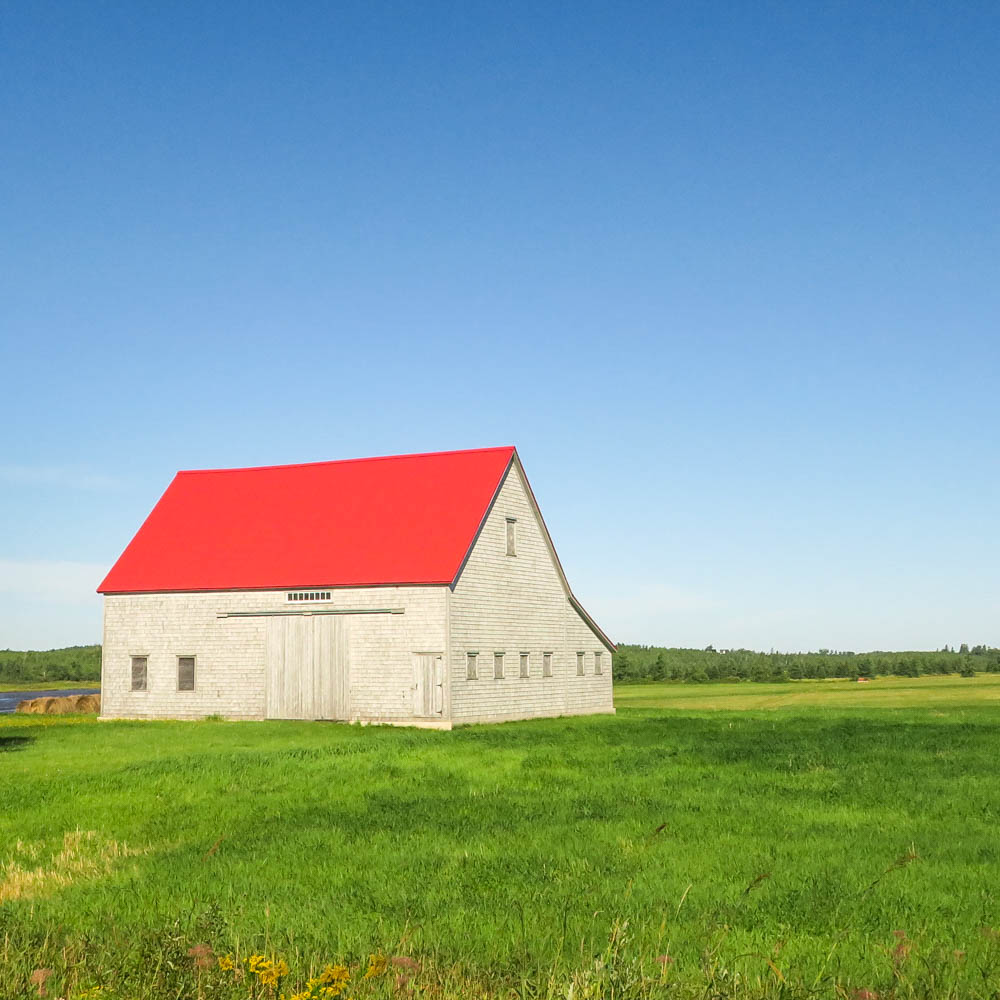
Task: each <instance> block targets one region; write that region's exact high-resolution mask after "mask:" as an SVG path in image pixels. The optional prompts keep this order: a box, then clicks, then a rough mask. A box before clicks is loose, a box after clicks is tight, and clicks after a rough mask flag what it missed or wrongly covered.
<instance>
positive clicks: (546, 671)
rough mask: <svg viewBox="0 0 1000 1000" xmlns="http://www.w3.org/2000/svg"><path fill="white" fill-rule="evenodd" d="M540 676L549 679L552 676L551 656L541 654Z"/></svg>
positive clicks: (549, 654)
mask: <svg viewBox="0 0 1000 1000" xmlns="http://www.w3.org/2000/svg"><path fill="white" fill-rule="evenodd" d="M542 676H543V677H551V676H552V654H551V653H542Z"/></svg>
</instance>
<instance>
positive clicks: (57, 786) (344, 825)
mask: <svg viewBox="0 0 1000 1000" xmlns="http://www.w3.org/2000/svg"><path fill="white" fill-rule="evenodd" d="M998 681H1000V678H995V677H984V676H978V677H976V678H958V677H942V678H920V679H909V678H898V679H885V680H879V681H873V682H871V683H870V684H866V685H858V684H853V685H852V684H849V683H848V682H839V681H825V682H808V681H803V682H798V683H794V684H780V685H773V690H771V688H772V686H771V685H766V684H756V685H748V684H734V685H721V684H720V685H711V686H710V687H706V686H704V685H664V684H656V685H631V686H626V687H622V688H619V690H618V692H617V696H618V699H619V705H620V709H619V713H618V715H617V716H616V717H592V718H577V719H557V720H540V721H533V722H526V723H515V724H507V725H503V726H493V727H470V728H466V729H460V730H455V731H453V732H451V733H438V732H424V731H417V730H406V729H390V728H374V727H372V728H361V727H356V726H342V725H335V724H323V723H225V722H218V721H205V722H200V723H169V722H155V723H127V722H106V723H99V722H96V721H95V720H92V719H86V718H66V719H60V718H53V717H37V716H35V717H16V716H9V717H6V718H4V719H3V720H2V721H0V997H3V998H15V997H17V998H28V997H37V996H49V997H53V998H55V997H66V998H77V997H82V996H87V997H108V998H112V1000H139V998H154V997H155V998H161V997H175V998H181V997H192V998H194V997H199V998H205V1000H212V998H215V997H218V998H226V1000H228V998H231V997H232V998H235V997H249V996H254V997H257V998H270V997H277V996H279V995H284V996H286V997H290V996H296V995H303V991H307V990H308V995H310V996H315V997H319V996H321V995H324V994H321V990H322V989H324V988H325V989H327V990H328V991H329V992H327V993H326V994H325V996H327V997H333V996H336V995H341V994H343V995H351V996H355V997H364V996H386V997H388V996H415V995H417V994H421V995H427V996H437V997H442V998H445V997H468V996H477V997H484V998H485V997H567V998H570V997H572V998H574V1000H576V998H585V997H609V998H610V997H620V998H628V997H637V998H638V997H649V998H654V997H661V996H662V997H688V996H690V997H709V996H711V997H724V996H733V997H737V996H738V997H747V998H750V997H772V996H773V997H798V996H802V997H806V996H809V997H818V996H824V997H825V996H829V997H849V998H854V1000H874V998H875V997H879V998H886V997H911V996H912V997H939V996H940V997H946V996H947V997H956V998H957V997H984V998H985V997H996V996H998V995H1000V837H998V835H997V824H998V820H1000V785H998V782H997V780H996V762H997V760H998V758H1000V726H998V723H1000V709H998V705H997V698H998V695H1000V684H998V683H997V682H998ZM746 698H751V699H758V700H755V701H752V702H750V703H747V702H745V701H744V700H741V699H746ZM796 698H798V700H795V699H796ZM251 956H258V957H257V958H256V959H255V960H254V961H255V965H254V968H253V969H252V968H251V966H250V964H249V963H248V959H249V958H251ZM220 957H221V958H222V963H221V966H220V962H219V959H220ZM230 963H231V964H232V966H233V968H228V965H229V964H230ZM268 963H271V964H268ZM223 966H227V967H225V968H224V967H223ZM286 966H287V972H285V971H284V970H285V968H286ZM328 966H329V968H327V967H328ZM324 968H327V978H326V983H325V984H324V983H321V982H320V981H319V979H320V977H321V976H322V973H323V970H324ZM254 970H256V971H254ZM262 970H263V971H262ZM344 976H350V979H349V980H345V979H344V978H343V977H344ZM366 976H367V978H366ZM309 977H312V978H313V984H312V986H310V987H307V980H308V979H309ZM337 977H340V978H337Z"/></svg>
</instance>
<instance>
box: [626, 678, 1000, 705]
mask: <svg viewBox="0 0 1000 1000" xmlns="http://www.w3.org/2000/svg"><path fill="white" fill-rule="evenodd" d="M615 704H616V705H617V706H619V707H620V708H677V709H685V710H697V711H702V710H723V711H734V712H741V711H747V710H750V709H765V710H772V709H797V708H802V709H806V708H830V709H859V710H861V711H866V710H868V709H880V708H924V709H934V708H959V707H961V706H963V705H967V706H970V707H982V706H985V705H990V704H996V705H998V706H1000V675H998V674H977V675H976V676H975V677H959V676H957V675H948V676H945V677H877V678H875V679H874V680H871V681H868V682H867V683H861V684H859V683H857V682H856V681H846V680H828V681H789V682H788V683H784V684H757V683H754V682H752V681H743V682H741V683H739V684H675V683H664V682H661V683H655V684H619V685H618V686H617V687H616V688H615Z"/></svg>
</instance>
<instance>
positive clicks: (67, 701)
mask: <svg viewBox="0 0 1000 1000" xmlns="http://www.w3.org/2000/svg"><path fill="white" fill-rule="evenodd" d="M100 710H101V696H100V695H99V694H71V695H64V696H63V697H61V698H28V699H27V700H25V701H22V702H21V703H20V704H19V705H18V706H17V709H16V711H18V712H23V713H25V714H27V715H88V714H91V713H96V712H100Z"/></svg>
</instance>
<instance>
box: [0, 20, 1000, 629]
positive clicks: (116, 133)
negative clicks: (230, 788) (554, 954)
mask: <svg viewBox="0 0 1000 1000" xmlns="http://www.w3.org/2000/svg"><path fill="white" fill-rule="evenodd" d="M154 7H158V9H154ZM0 142H2V152H0V390H2V397H0V399H2V414H3V416H2V422H0V647H4V646H10V647H13V648H23V647H26V646H27V647H34V648H39V647H49V646H56V645H62V644H64V643H85V642H92V641H97V640H99V637H100V603H99V599H98V598H96V597H95V596H94V595H93V590H94V588H95V587H96V585H97V584H98V582H99V581H100V579H101V578H102V576H103V575H104V573H105V571H106V570H107V568H108V567H109V566H110V564H111V563H112V562H113V561H114V559H115V558H116V557H117V555H118V554H119V552H120V551H121V549H122V548H123V547H124V545H125V544H126V543H127V542H128V540H129V539H130V538H131V536H132V534H133V533H134V532H135V530H136V528H137V527H138V525H139V524H140V523H141V521H142V519H143V517H144V516H145V515H146V513H148V511H149V509H150V508H151V507H152V505H153V503H154V502H155V501H156V499H157V498H158V497H159V495H160V493H161V492H162V491H163V489H164V488H165V487H166V485H167V483H168V482H169V480H170V479H171V477H172V475H173V473H174V472H175V471H176V470H177V469H181V468H204V467H225V466H244V465H258V464H281V463H285V462H300V461H318V460H324V459H335V458H350V457H356V456H361V455H377V454H395V453H402V452H410V451H435V450H446V449H455V448H464V447H480V446H489V445H498V444H508V443H510V444H516V445H517V446H518V449H519V450H520V453H521V456H522V459H523V461H524V463H525V467H526V470H527V472H528V475H529V477H530V478H531V480H532V485H533V486H534V488H535V492H536V494H537V496H538V499H539V502H540V504H541V507H542V510H543V512H544V513H545V516H546V519H547V521H548V523H549V527H550V529H551V530H552V533H553V536H554V539H555V542H556V546H557V547H558V549H559V552H560V555H561V556H562V559H563V562H564V564H565V567H566V570H567V573H568V575H569V578H570V581H571V583H572V585H573V587H574V589H575V591H576V592H577V594H578V596H579V597H580V599H581V600H582V601H583V603H584V604H585V605H586V606H587V607H588V609H589V610H591V611H592V612H593V614H594V616H595V617H596V618H597V620H598V621H599V622H600V623H601V624H602V625H603V626H604V627H605V628H606V629H607V631H608V632H609V633H610V634H611V635H612V637H613V638H615V639H617V640H620V641H633V642H647V643H663V644H668V645H693V646H705V645H707V644H709V643H713V644H715V645H716V646H718V647H728V646H734V645H736V646H748V647H752V648H760V649H769V648H779V649H807V648H819V647H830V648H839V649H869V648H903V647H909V648H937V647H940V646H941V645H943V644H945V643H952V644H957V643H959V642H962V641H968V642H986V643H991V644H994V645H1000V579H998V578H1000V540H998V529H997V525H998V500H1000V471H998V467H997V443H998V442H997V430H998V411H1000V398H998V396H1000V394H998V365H1000V342H998V332H1000V324H998V320H1000V214H998V208H1000V198H998V192H1000V7H998V5H997V4H996V3H985V4H982V5H978V6H977V5H976V4H973V3H963V4H939V3H936V2H935V3H907V4H891V3H884V4H871V3H867V2H866V3H847V2H845V3H837V4H825V3H824V4H820V3H802V2H789V3H781V4H778V3H689V4H667V3H663V4H648V5H645V4H629V3H614V4H612V3H606V4H593V3H586V2H579V0H575V2H573V3H552V4H539V3H502V4H501V3H497V4H490V5H486V4H478V3H468V2H465V0H462V2H455V3H450V4H434V3H421V4H405V5H404V4H384V3H377V2H372V0H363V2H358V3H339V4H331V3H317V4H308V3H298V4H285V3H282V4H279V3H273V4H260V3H252V2H246V0H243V2H240V3H232V4H225V3H215V4H212V3H206V4H162V5H148V4H135V3H131V2H126V3H118V4H116V3H100V4H74V3H61V4H46V3H44V2H41V0H39V2H33V3H27V4H20V5H8V6H7V7H5V9H4V12H3V15H2V18H0Z"/></svg>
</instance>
